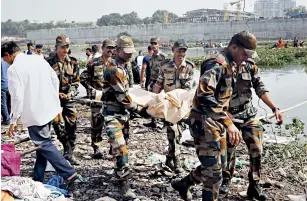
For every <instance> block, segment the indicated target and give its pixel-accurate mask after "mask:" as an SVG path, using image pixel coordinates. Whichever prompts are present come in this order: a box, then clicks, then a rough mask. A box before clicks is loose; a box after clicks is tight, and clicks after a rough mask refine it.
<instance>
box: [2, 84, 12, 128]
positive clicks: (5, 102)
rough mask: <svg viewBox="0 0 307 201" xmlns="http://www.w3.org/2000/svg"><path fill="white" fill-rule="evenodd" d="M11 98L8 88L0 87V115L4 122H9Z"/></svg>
mask: <svg viewBox="0 0 307 201" xmlns="http://www.w3.org/2000/svg"><path fill="white" fill-rule="evenodd" d="M10 112H11V98H10V94H9V90H8V88H4V89H2V88H1V116H2V118H3V123H4V124H9V123H10V120H11V119H10Z"/></svg>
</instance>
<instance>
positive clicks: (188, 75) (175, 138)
mask: <svg viewBox="0 0 307 201" xmlns="http://www.w3.org/2000/svg"><path fill="white" fill-rule="evenodd" d="M187 49H188V44H187V43H186V42H185V41H184V40H182V39H180V40H177V41H176V42H175V43H174V46H173V48H172V51H173V53H174V58H173V60H170V59H169V60H165V62H164V63H162V66H161V71H160V73H159V77H158V79H157V81H156V83H155V85H154V86H153V92H154V93H160V91H161V90H164V91H165V92H169V91H172V90H174V89H185V90H188V91H190V90H191V89H192V86H193V83H194V79H193V76H194V70H193V68H194V64H193V63H192V62H190V61H188V60H185V54H186V51H187ZM166 124H167V139H168V142H169V145H168V154H167V156H166V162H165V164H166V165H167V166H168V167H170V168H171V169H172V170H175V172H177V173H180V172H183V169H182V168H181V164H180V139H181V136H182V131H183V128H182V126H181V125H180V124H172V123H169V122H166Z"/></svg>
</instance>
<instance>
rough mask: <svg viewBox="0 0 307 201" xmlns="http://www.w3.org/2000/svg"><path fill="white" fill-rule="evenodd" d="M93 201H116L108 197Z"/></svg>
mask: <svg viewBox="0 0 307 201" xmlns="http://www.w3.org/2000/svg"><path fill="white" fill-rule="evenodd" d="M95 201H116V200H115V199H113V198H110V197H108V196H105V197H102V198H99V199H97V200H95Z"/></svg>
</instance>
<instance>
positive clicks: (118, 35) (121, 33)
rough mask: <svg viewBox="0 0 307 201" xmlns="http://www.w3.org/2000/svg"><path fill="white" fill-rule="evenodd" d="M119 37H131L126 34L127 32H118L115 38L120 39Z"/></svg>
mask: <svg viewBox="0 0 307 201" xmlns="http://www.w3.org/2000/svg"><path fill="white" fill-rule="evenodd" d="M121 36H129V37H131V35H130V34H128V33H127V32H120V33H119V34H117V36H116V37H117V38H119V37H121Z"/></svg>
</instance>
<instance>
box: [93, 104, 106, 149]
mask: <svg viewBox="0 0 307 201" xmlns="http://www.w3.org/2000/svg"><path fill="white" fill-rule="evenodd" d="M91 110H92V118H91V139H92V143H91V146H92V147H93V148H94V150H98V146H97V145H96V144H95V143H99V142H101V141H102V137H101V133H102V128H103V124H104V122H103V116H102V105H101V104H93V105H92V106H91Z"/></svg>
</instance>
